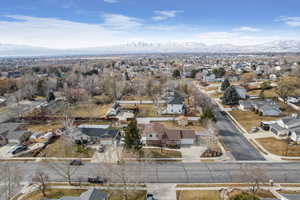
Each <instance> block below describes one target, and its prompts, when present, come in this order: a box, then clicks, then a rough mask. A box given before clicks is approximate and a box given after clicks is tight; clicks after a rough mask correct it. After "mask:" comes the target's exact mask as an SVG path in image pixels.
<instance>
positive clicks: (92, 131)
mask: <svg viewBox="0 0 300 200" xmlns="http://www.w3.org/2000/svg"><path fill="white" fill-rule="evenodd" d="M72 138H73V141H74V142H75V143H79V144H80V143H100V144H103V145H118V144H119V142H120V139H121V133H120V131H119V130H112V129H109V128H106V127H105V128H103V127H99V126H97V125H88V126H87V125H86V126H81V127H78V128H77V129H76V130H74V132H73V133H72Z"/></svg>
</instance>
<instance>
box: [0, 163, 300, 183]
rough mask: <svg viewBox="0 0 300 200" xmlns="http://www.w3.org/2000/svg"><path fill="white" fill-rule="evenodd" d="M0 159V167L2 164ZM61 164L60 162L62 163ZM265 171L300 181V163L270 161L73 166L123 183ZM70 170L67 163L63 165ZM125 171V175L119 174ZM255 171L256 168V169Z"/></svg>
mask: <svg viewBox="0 0 300 200" xmlns="http://www.w3.org/2000/svg"><path fill="white" fill-rule="evenodd" d="M1 164H3V163H0V167H1ZM11 164H13V165H17V166H18V168H19V173H20V174H22V177H23V181H26V182H31V180H32V177H33V175H34V173H35V172H36V171H37V170H38V169H41V170H43V171H44V172H45V173H46V174H47V175H48V176H49V179H50V180H51V181H66V179H65V178H63V176H61V175H59V173H58V172H57V171H55V170H53V168H51V167H47V166H46V165H45V163H43V162H25V163H24V162H13V163H12V162H11ZM60 166H61V164H60ZM256 167H259V169H261V171H262V172H263V174H264V176H265V179H267V180H269V179H272V180H274V181H275V182H277V183H299V182H300V170H299V169H300V163H269V162H255V163H253V162H230V163H229V162H225V163H164V164H158V163H144V162H141V163H130V164H126V165H122V166H120V165H109V166H108V165H105V164H93V163H86V164H85V165H83V166H80V167H78V168H77V170H74V172H73V175H72V180H73V181H78V180H81V181H86V180H87V178H88V177H92V176H103V177H105V176H107V177H108V178H110V179H111V182H114V183H122V181H121V177H127V182H128V183H129V182H131V183H136V182H141V183H240V182H248V181H249V179H245V176H244V171H245V170H243V169H257V168H256ZM60 169H61V170H67V169H68V168H67V167H64V168H60ZM120 174H122V176H121V175H120ZM253 174H254V175H255V171H254V172H253Z"/></svg>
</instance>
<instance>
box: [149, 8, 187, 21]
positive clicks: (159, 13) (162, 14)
mask: <svg viewBox="0 0 300 200" xmlns="http://www.w3.org/2000/svg"><path fill="white" fill-rule="evenodd" d="M182 12H183V11H182V10H156V11H154V13H155V15H156V16H154V17H152V19H153V20H155V21H163V20H166V19H169V18H174V17H176V15H177V14H178V13H182Z"/></svg>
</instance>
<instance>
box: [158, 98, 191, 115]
mask: <svg viewBox="0 0 300 200" xmlns="http://www.w3.org/2000/svg"><path fill="white" fill-rule="evenodd" d="M185 112H186V106H185V104H184V97H173V98H172V99H170V100H169V101H168V103H167V108H166V110H165V111H163V114H184V113H185Z"/></svg>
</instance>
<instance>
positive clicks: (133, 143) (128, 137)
mask: <svg viewBox="0 0 300 200" xmlns="http://www.w3.org/2000/svg"><path fill="white" fill-rule="evenodd" d="M124 139H125V140H124V143H125V145H124V146H125V148H126V149H128V150H134V151H136V152H138V151H140V150H141V149H142V141H141V136H140V133H139V129H138V128H137V122H136V121H135V120H134V121H131V122H130V123H129V125H128V127H127V128H126V129H125V138H124Z"/></svg>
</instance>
